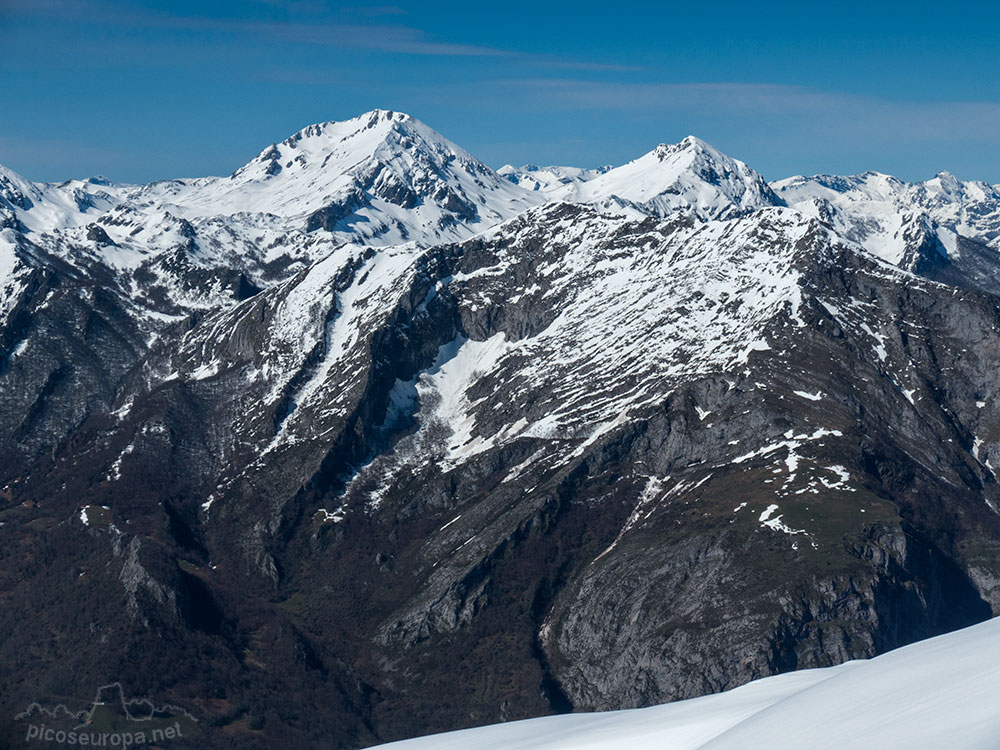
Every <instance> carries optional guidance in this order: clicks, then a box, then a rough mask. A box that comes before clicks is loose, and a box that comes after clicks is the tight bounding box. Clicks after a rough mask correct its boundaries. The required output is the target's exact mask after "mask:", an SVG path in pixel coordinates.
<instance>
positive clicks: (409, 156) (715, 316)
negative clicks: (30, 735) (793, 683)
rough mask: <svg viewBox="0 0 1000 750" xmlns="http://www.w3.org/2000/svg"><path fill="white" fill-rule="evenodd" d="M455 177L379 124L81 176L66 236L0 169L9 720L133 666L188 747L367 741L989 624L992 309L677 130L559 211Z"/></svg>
mask: <svg viewBox="0 0 1000 750" xmlns="http://www.w3.org/2000/svg"><path fill="white" fill-rule="evenodd" d="M272 150H274V151H275V152H276V155H269V154H270V152H271V151H272ZM463 154H464V152H461V151H460V150H458V148H457V147H454V146H452V145H450V144H448V143H447V142H446V141H444V139H442V138H440V136H436V135H434V134H433V133H431V132H430V131H425V129H424V126H422V125H419V124H418V123H415V121H412V120H410V119H409V118H407V117H405V116H401V115H398V114H392V113H385V112H375V113H370V114H369V115H366V116H363V117H362V118H358V119H357V120H354V121H350V122H349V123H341V124H328V125H325V126H316V127H314V128H307V129H306V130H304V131H302V133H301V134H300V135H299V136H296V137H293V138H292V139H289V141H287V142H285V143H284V144H282V145H281V146H280V147H279V146H276V147H275V148H274V149H269V150H266V151H265V152H263V154H262V156H261V157H259V158H258V159H256V160H254V161H253V162H251V163H250V164H249V165H248V166H247V167H245V168H243V169H241V170H238V171H237V172H236V173H235V174H234V175H233V177H232V178H228V179H225V180H223V179H220V178H208V179H204V180H183V181H172V182H169V183H157V184H154V185H151V186H142V187H114V186H106V185H99V184H98V183H80V184H77V185H74V186H72V189H80V190H83V191H89V190H93V191H95V193H96V191H99V190H105V191H106V192H107V193H108V195H112V194H113V195H114V196H117V197H116V198H115V200H116V201H117V203H115V205H114V206H113V207H112V208H110V209H107V210H106V211H104V209H102V208H101V206H102V205H103V204H102V203H101V202H100V201H99V200H97V199H96V198H95V199H94V200H93V203H94V204H95V207H90V208H88V209H87V211H82V212H78V213H81V214H84V215H89V214H90V213H91V212H93V215H94V217H95V218H94V220H93V221H92V222H91V223H92V225H93V226H94V227H105V228H106V230H105V235H104V236H98V235H97V234H96V233H95V236H98V239H87V240H85V239H83V238H85V237H87V236H88V235H87V234H84V230H86V232H87V233H89V232H90V229H87V225H86V224H82V223H81V221H82V219H80V218H79V217H76V218H73V219H72V220H65V221H64V220H60V222H62V223H59V222H56V224H58V225H57V226H56V225H53V227H52V228H50V229H47V230H46V229H43V228H42V227H41V226H40V225H39V224H37V223H36V224H32V222H36V221H40V219H39V218H38V216H36V215H34V214H32V211H34V210H35V209H36V207H38V206H41V205H43V204H45V203H46V201H55V200H56V199H55V198H46V197H45V196H46V194H48V193H47V192H46V191H49V192H50V193H51V191H57V192H58V191H63V192H60V193H58V194H59V195H64V194H65V191H66V190H70V189H71V187H70V186H68V185H67V186H62V187H60V186H55V187H53V186H41V187H39V186H32V185H31V183H27V182H25V181H23V180H20V179H14V178H11V179H9V180H8V182H6V183H4V184H5V186H6V187H5V188H4V190H5V192H4V196H5V197H4V201H6V203H5V204H4V206H5V207H6V208H5V210H6V211H7V214H6V215H7V216H8V217H9V222H8V223H9V226H7V227H6V228H4V229H3V230H2V231H3V232H4V234H3V235H0V236H2V237H3V238H4V242H5V243H6V244H4V245H0V249H2V250H3V255H2V256H0V257H3V258H4V259H5V260H4V263H5V264H6V265H7V266H9V267H10V268H11V276H10V281H8V289H10V290H11V291H10V292H9V296H8V297H7V298H6V299H7V302H5V304H8V308H7V309H8V313H7V314H6V316H5V317H4V318H3V319H2V321H0V326H2V328H0V336H2V338H0V343H2V346H3V355H4V356H3V362H4V365H3V370H2V373H0V377H2V378H3V389H2V390H0V415H2V420H3V421H2V426H3V434H2V436H0V447H2V451H0V459H2V460H0V473H2V476H0V598H2V599H3V602H4V607H3V608H2V610H0V611H2V612H3V613H4V614H3V615H2V617H3V618H4V619H0V625H2V626H3V627H4V632H9V633H11V636H10V637H9V638H8V639H6V640H5V641H4V642H3V643H2V644H0V663H3V664H5V665H10V669H9V670H7V674H9V675H10V678H9V679H8V681H7V682H5V683H4V691H3V695H4V700H5V701H6V702H5V703H4V705H3V706H0V711H5V710H7V709H8V708H10V707H12V706H15V705H18V706H21V704H27V703H28V702H30V701H32V700H38V699H39V698H40V696H38V695H29V687H28V686H30V685H36V684H41V685H43V687H42V688H39V689H40V690H47V691H49V694H50V695H51V696H53V697H59V698H60V699H61V698H65V697H67V696H71V695H81V694H82V695H89V694H91V688H92V687H93V685H91V684H90V682H91V681H96V680H99V681H100V684H107V683H110V682H114V681H116V680H122V679H124V678H125V676H128V679H130V680H132V681H133V683H134V684H129V685H128V686H127V687H128V692H129V693H130V694H163V695H164V696H165V697H166V698H169V699H170V702H171V703H172V704H176V705H184V706H189V707H191V708H192V710H196V711H197V713H198V715H199V716H200V717H201V718H200V719H199V720H200V721H202V722H204V723H203V724H202V726H203V727H205V729H204V733H203V734H202V735H200V736H199V737H198V738H197V739H194V740H192V741H191V742H192V743H194V744H192V745H191V746H192V747H198V748H201V749H202V750H204V749H205V748H214V747H227V746H231V745H232V744H234V743H236V744H239V746H240V747H262V748H265V747H268V748H269V747H276V746H278V745H283V744H288V743H295V744H297V745H298V746H304V747H312V746H316V747H319V746H324V747H328V746H330V745H331V744H333V745H335V746H339V747H357V746H361V745H364V744H371V743H373V742H376V741H384V740H389V739H393V738H399V737H406V736H413V735H414V734H419V733H427V732H431V731H438V730H444V729H453V728H457V727H461V726H465V725H469V724H481V723H484V722H490V721H494V720H502V719H508V718H523V717H528V716H536V715H540V714H544V713H551V712H557V711H565V710H568V709H570V708H574V709H577V710H592V709H612V708H624V707H635V706H642V705H649V704H652V703H659V702H664V701H667V700H672V699H679V698H689V697H693V696H698V695H703V694H705V693H709V692H715V691H719V690H724V689H728V688H732V687H735V686H737V685H740V684H742V683H744V682H747V681H750V680H752V679H756V678H759V677H763V676H767V675H770V674H775V673H779V672H784V671H789V670H793V669H798V668H804V667H820V666H829V665H832V664H839V663H841V662H843V661H845V660H847V659H851V658H858V657H868V656H872V655H875V654H877V653H881V652H883V651H885V650H887V649H891V648H894V647H897V646H900V645H903V644H905V643H908V642H911V641H913V640H916V639H919V638H923V637H928V636H932V635H935V634H938V633H941V632H945V631H947V630H951V629H954V628H957V627H962V626H965V625H968V624H971V623H974V622H977V621H980V620H983V619H985V618H987V617H989V616H990V615H991V614H995V613H996V612H997V611H998V609H1000V554H998V550H1000V513H998V511H997V508H998V505H1000V488H998V485H997V477H996V475H995V470H994V468H993V467H994V465H995V464H996V462H997V460H1000V459H998V457H997V451H998V450H1000V411H998V408H997V406H996V401H995V398H994V395H995V393H996V391H997V389H998V388H1000V377H998V375H997V373H996V371H995V367H994V366H993V362H994V361H995V358H996V353H997V351H998V350H1000V307H998V303H1000V298H998V297H997V296H995V295H994V294H992V293H990V291H989V289H987V288H985V287H984V286H983V285H976V284H971V283H969V284H966V283H963V284H962V285H961V286H956V285H951V284H946V283H941V282H940V281H935V280H932V279H930V278H926V276H928V275H930V274H929V273H925V272H924V269H923V268H921V267H915V268H913V269H909V268H901V267H900V265H899V264H895V263H892V262H889V261H888V260H886V259H885V258H883V257H880V256H878V255H877V254H873V253H872V252H870V251H869V250H867V249H866V248H865V247H863V246H862V245H861V244H859V243H858V242H857V241H856V239H852V238H845V237H844V236H842V234H841V231H842V229H841V228H839V227H838V225H836V224H835V223H834V222H831V221H828V220H827V219H825V218H823V217H816V216H811V215H809V212H807V211H803V210H798V209H796V208H795V207H788V206H785V205H783V203H784V201H783V200H782V199H780V198H778V197H777V196H776V195H775V194H774V193H772V192H770V190H769V189H768V188H767V186H766V185H765V184H764V183H763V182H762V180H761V178H760V177H759V176H758V175H756V173H753V172H752V171H750V170H749V168H746V167H745V165H741V163H739V162H735V161H733V160H730V159H728V158H727V157H725V156H723V155H722V154H719V153H718V152H716V151H714V150H713V149H711V148H710V147H708V146H707V145H705V144H703V143H701V142H700V141H697V140H696V139H687V140H685V141H684V142H683V143H682V144H678V145H677V146H675V147H663V148H660V149H657V150H656V151H654V152H653V153H652V154H651V155H648V156H647V157H643V159H640V160H638V161H637V162H633V163H632V164H630V165H626V166H625V167H621V168H619V170H610V171H608V172H606V173H604V174H601V175H598V176H594V177H592V178H591V179H589V180H587V181H584V182H581V183H579V184H578V185H576V186H575V187H574V186H573V185H570V186H569V187H570V188H572V190H573V191H574V192H575V193H577V194H576V199H575V200H574V201H573V202H568V201H559V200H556V199H555V198H554V197H553V195H554V192H553V191H546V190H537V191H528V190H523V189H521V188H519V187H518V186H516V185H513V184H511V183H510V182H508V181H506V180H504V179H503V178H502V177H500V176H497V175H496V174H494V173H492V172H489V171H488V170H487V168H485V167H482V168H481V169H482V170H486V171H485V172H481V170H480V167H479V166H476V165H477V163H476V162H474V161H470V159H471V157H469V158H468V159H467V158H466V157H465V156H463ZM300 155H301V156H303V158H302V159H301V160H298V156H300ZM324 162H325V163H326V166H325V167H324V166H323V164H324ZM376 164H377V165H380V166H378V167H377V168H376V167H375V166H373V165H376ZM278 167H280V169H278ZM620 170H622V171H620ZM616 172H617V173H618V174H617V175H616V174H615V173H616ZM477 175H478V177H477ZM369 178H370V179H369ZM477 180H478V182H477ZM88 185H90V186H92V187H87V186H88ZM442 185H443V186H444V187H443V188H442ZM345 186H346V187H345ZM352 186H353V187H352ZM400 186H403V187H402V188H400ZM562 189H568V188H566V186H563V187H562V188H559V190H562ZM32 190H36V191H37V192H32ZM399 190H401V191H402V192H398V191H399ZM407 190H412V191H413V193H414V194H416V195H417V196H418V199H417V200H415V201H409V200H408V199H405V198H401V199H400V200H402V202H401V203H392V199H394V197H398V196H400V195H403V194H404V193H405V194H407V195H408V193H406V191H407ZM441 190H445V192H444V193H442V192H440V191H441ZM116 191H117V192H116ZM343 191H346V192H343ZM447 191H452V193H454V195H457V196H458V199H459V200H461V201H464V200H465V198H469V200H470V203H474V204H475V205H476V213H475V215H472V214H471V213H470V214H469V216H471V217H472V218H467V220H466V219H461V218H456V219H455V220H454V221H450V220H447V219H445V220H444V221H443V223H442V220H441V217H442V216H445V215H449V212H450V215H453V216H456V217H460V215H461V214H462V211H461V210H460V209H459V208H455V206H457V205H458V204H454V203H451V202H450V198H449V197H448V196H449V195H450V193H448V192H447ZM348 193H350V194H353V195H363V196H364V197H363V200H362V199H359V201H360V202H358V201H354V200H353V199H349V198H343V196H345V195H347V194H348ZM53 194H55V193H53ZM244 195H245V196H246V198H245V200H246V204H245V205H246V206H247V207H252V208H253V209H254V210H253V211H243V210H237V209H238V208H239V207H240V205H243V204H241V201H242V200H243V199H242V198H241V196H244ZM192 196H197V198H195V197H192ZM462 196H465V198H463V197H462ZM474 196H476V197H474ZM342 198H343V200H346V201H347V203H344V202H343V201H342ZM60 200H61V199H60ZM102 200H103V199H102ZM213 201H215V202H214V203H213ZM352 201H353V202H352ZM110 202H112V203H114V201H110ZM269 202H273V208H272V209H268V208H267V206H268V205H270V204H269ZM29 203H30V204H31V205H30V206H29V205H28V204H29ZM538 203H540V205H536V204H538ZM349 204H350V205H351V206H353V208H351V209H350V212H349V213H347V214H344V216H342V217H341V218H339V219H337V220H336V221H334V220H333V218H332V217H333V216H334V215H335V214H337V211H335V210H333V209H332V208H331V207H335V206H340V207H344V206H348V205H349ZM389 204H391V205H392V206H394V208H390V207H389ZM449 205H451V206H452V208H448V206H449ZM327 209H330V211H333V213H330V212H329V211H327ZM522 209H526V210H522ZM53 210H54V209H53ZM338 210H339V209H338ZM102 211H104V212H103V213H101V212H102ZM317 212H318V213H317ZM168 214H169V216H168ZM515 214H516V215H515ZM317 215H319V216H320V217H321V218H322V217H328V218H330V221H329V222H326V223H325V224H324V223H323V222H320V225H319V226H316V227H314V228H312V229H310V227H309V226H307V225H308V223H309V222H310V221H311V219H310V217H313V216H317ZM352 217H353V218H352ZM359 217H361V218H359ZM500 219H505V220H503V221H500ZM324 221H325V219H324ZM379 222H383V223H384V225H385V226H387V227H389V229H387V230H386V231H385V232H384V233H381V234H378V237H377V238H376V239H375V241H374V242H373V241H371V235H370V234H367V231H368V229H369V228H371V227H372V226H374V225H375V224H377V223H379ZM393 222H398V224H394V223H393ZM400 226H402V227H404V228H405V229H406V231H407V233H408V236H410V237H411V240H410V241H409V242H404V243H396V244H391V243H390V238H393V237H394V238H395V239H396V240H398V239H401V238H402V236H403V233H402V230H401V229H400V228H399V227H400ZM393 227H395V228H393ZM477 230H482V231H479V232H478V233H477V234H473V233H474V232H476V231H477ZM442 238H443V239H445V240H449V238H454V239H455V240H456V241H443V242H442V241H440V240H441V239H442ZM88 243H89V244H88ZM112 243H113V244H112ZM985 246H986V245H985V244H984V247H985ZM8 259H9V260H8ZM904 265H905V264H904ZM67 613H73V617H72V618H70V619H67ZM15 618H16V620H17V621H18V622H20V621H29V622H32V623H33V624H35V627H33V628H32V629H31V630H30V631H27V630H25V629H23V628H18V627H16V622H15ZM67 622H72V623H73V624H72V625H67V624H66V623H67ZM164 644H168V645H164ZM29 674H30V675H33V677H32V679H30V680H29V679H27V677H26V675H29ZM39 675H41V678H39ZM484 675H485V677H484ZM442 696H447V697H446V698H444V697H442ZM21 707H23V706H21ZM11 736H13V735H11ZM21 736H22V737H23V734H22V735H21Z"/></svg>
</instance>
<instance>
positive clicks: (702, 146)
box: [564, 135, 783, 219]
mask: <svg viewBox="0 0 1000 750" xmlns="http://www.w3.org/2000/svg"><path fill="white" fill-rule="evenodd" d="M564 193H565V195H564V197H565V198H566V199H569V200H581V201H598V200H602V199H604V198H608V197H611V196H617V197H619V198H623V199H625V200H628V201H631V202H633V203H637V204H641V205H642V206H643V207H644V209H645V210H647V211H651V212H652V213H655V214H659V215H666V214H668V213H670V212H672V211H676V210H677V209H690V210H693V211H694V212H695V213H696V214H697V215H698V216H700V217H701V218H706V219H717V218H725V217H728V216H731V215H735V214H741V213H747V212H749V211H753V210H756V209H758V208H763V207H766V206H778V205H783V202H782V201H781V199H780V198H778V197H777V196H776V195H775V194H774V193H773V192H772V191H771V188H770V187H768V185H767V182H766V181H765V180H764V178H763V177H761V175H760V174H758V173H757V172H755V171H754V170H753V169H751V168H750V167H748V166H747V165H746V164H744V163H743V162H741V161H738V160H737V159H732V158H730V157H728V156H726V155H725V154H723V153H722V152H721V151H719V150H718V149H716V148H715V147H714V146H712V145H710V144H709V143H707V142H706V141H703V140H702V139H701V138H698V137H696V136H693V135H689V136H687V137H686V138H684V139H683V140H682V141H681V142H680V143H675V144H667V143H661V144H660V145H658V146H657V147H656V148H654V149H653V150H652V151H650V152H649V153H647V154H644V155H643V156H640V157H639V158H638V159H635V160H633V161H631V162H629V163H628V164H625V165H624V166H621V167H617V168H615V169H611V170H608V171H607V172H605V173H603V174H601V175H600V176H598V177H596V178H594V179H592V180H589V181H587V182H585V183H583V184H582V185H574V186H570V187H569V188H567V189H566V190H565V191H564Z"/></svg>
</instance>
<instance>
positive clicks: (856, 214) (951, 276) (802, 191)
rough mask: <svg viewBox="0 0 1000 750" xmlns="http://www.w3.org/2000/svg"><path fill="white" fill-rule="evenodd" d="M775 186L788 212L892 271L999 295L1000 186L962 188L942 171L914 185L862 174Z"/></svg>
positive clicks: (794, 179)
mask: <svg viewBox="0 0 1000 750" xmlns="http://www.w3.org/2000/svg"><path fill="white" fill-rule="evenodd" d="M773 187H774V189H775V191H776V192H777V194H778V195H780V196H781V197H782V198H784V199H785V200H786V201H787V202H788V204H789V205H791V206H794V207H795V208H796V209H797V210H799V211H801V212H803V213H805V214H807V215H810V216H815V217H816V218H818V219H820V220H821V221H824V222H827V223H829V224H831V225H832V226H833V227H835V228H836V230H837V231H838V232H839V233H840V234H841V235H842V236H844V237H846V238H847V239H850V240H854V241H855V242H858V243H859V244H861V245H863V246H864V247H865V249H866V250H868V251H869V252H871V253H873V254H875V255H877V256H878V257H880V258H883V259H885V260H887V261H888V262H890V263H892V264H894V265H897V266H899V267H901V268H905V269H907V270H911V271H915V272H917V273H920V274H922V275H926V276H928V277H930V278H935V279H938V280H941V281H944V282H946V283H951V284H957V285H960V286H972V287H976V288H982V289H985V290H987V291H991V292H997V291H1000V287H998V286H997V284H998V282H997V279H998V278H1000V276H998V267H997V254H998V250H1000V186H991V185H988V184H987V183H985V182H962V181H960V180H958V179H957V178H956V177H955V176H954V175H951V174H948V173H947V172H941V173H940V174H938V175H937V176H936V177H934V178H933V179H930V180H927V181H925V182H920V183H916V184H908V183H905V182H902V181H901V180H898V179H896V178H894V177H890V176H889V175H884V174H879V173H877V172H866V173H865V174H862V175H857V176H854V177H834V176H829V175H819V176H816V177H808V178H807V177H791V178H789V179H787V180H781V181H779V182H776V183H774V185H773Z"/></svg>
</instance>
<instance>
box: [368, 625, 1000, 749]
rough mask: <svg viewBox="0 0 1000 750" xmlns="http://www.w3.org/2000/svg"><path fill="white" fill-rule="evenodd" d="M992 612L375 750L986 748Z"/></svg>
mask: <svg viewBox="0 0 1000 750" xmlns="http://www.w3.org/2000/svg"><path fill="white" fill-rule="evenodd" d="M998 680H1000V619H997V620H991V621H990V622H985V623H982V624H980V625H975V626H973V627H970V628H966V629H965V630H960V631H958V632H955V633H951V634H949V635H942V636H938V637H937V638H932V639H929V640H926V641H923V642H921V643H916V644H914V645H912V646H906V647H904V648H900V649H897V650H896V651H892V652H890V653H888V654H884V655H882V656H878V657H876V658H874V659H871V660H869V661H852V662H847V663H845V664H841V665H838V666H836V667H827V668H826V669H811V670H804V671H800V672H793V673H790V674H785V675H780V676H777V677H769V678H767V679H764V680H757V681H754V682H751V683H750V684H748V685H744V686H743V687H739V688H736V689H735V690H731V691H729V692H726V693H720V694H718V695H712V696H707V697H704V698H695V699H692V700H687V701H680V702H678V703H672V704H669V705H666V706H656V707H652V708H641V709H633V710H631V711H611V712H607V713H598V714H573V715H569V716H551V717H547V718H542V719H529V720H527V721H518V722H511V723H508V724H498V725H496V726H490V727H482V728H478V729H466V730H463V731H459V732H451V733H449V734H438V735H433V736H430V737H422V738H419V739H413V740H404V741H402V742H392V743H389V744H387V745H379V746H378V747H379V748H381V749H382V750H543V749H544V750H662V749H663V748H669V749H670V750H748V748H765V747H780V748H784V750H827V749H828V750H843V749H844V748H851V747H877V748H879V749H880V750H912V749H913V748H944V747H949V748H956V750H957V749H959V748H961V750H992V748H994V747H996V741H997V732H998V731H1000V712H998V710H997V705H996V701H995V700H994V690H995V686H996V684H997V681H998Z"/></svg>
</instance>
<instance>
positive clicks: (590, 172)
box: [497, 164, 612, 193]
mask: <svg viewBox="0 0 1000 750" xmlns="http://www.w3.org/2000/svg"><path fill="white" fill-rule="evenodd" d="M611 169H612V167H611V166H606V167H598V168H597V169H583V168H581V167H539V166H538V165H537V164H525V165H524V166H523V167H515V166H513V165H511V164H505V165H504V166H502V167H500V169H498V170H497V174H499V175H502V176H503V177H505V178H507V179H508V180H510V181H511V182H513V183H514V184H515V185H518V186H520V187H523V188H527V189H528V190H535V191H540V192H543V193H545V192H549V191H551V190H554V189H557V188H563V187H565V186H566V185H574V184H577V183H581V182H587V181H588V180H592V179H594V178H595V177H599V176H600V175H602V174H604V173H605V172H608V171H610V170H611Z"/></svg>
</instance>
